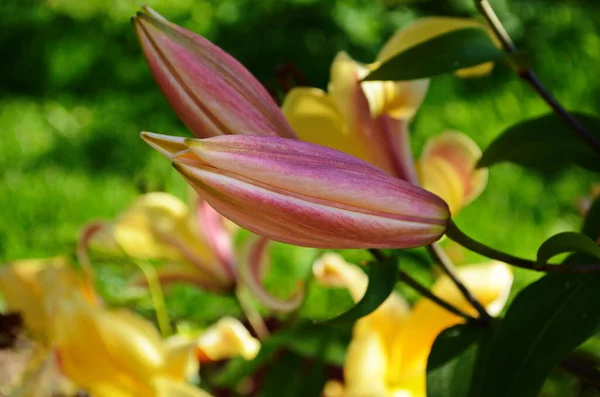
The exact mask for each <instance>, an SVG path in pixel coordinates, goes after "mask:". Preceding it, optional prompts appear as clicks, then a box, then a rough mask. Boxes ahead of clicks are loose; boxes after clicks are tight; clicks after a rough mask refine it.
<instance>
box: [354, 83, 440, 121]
mask: <svg viewBox="0 0 600 397" xmlns="http://www.w3.org/2000/svg"><path fill="white" fill-rule="evenodd" d="M361 86H362V89H363V92H364V93H365V96H366V97H367V100H368V101H369V107H370V109H371V114H372V115H373V117H377V116H380V115H382V114H386V115H388V116H390V117H393V118H396V119H410V118H412V117H413V116H414V115H415V113H416V112H417V110H418V109H419V106H421V103H423V100H424V99H425V94H426V93H427V89H428V88H429V79H419V80H412V81H398V82H395V81H365V82H363V83H361Z"/></svg>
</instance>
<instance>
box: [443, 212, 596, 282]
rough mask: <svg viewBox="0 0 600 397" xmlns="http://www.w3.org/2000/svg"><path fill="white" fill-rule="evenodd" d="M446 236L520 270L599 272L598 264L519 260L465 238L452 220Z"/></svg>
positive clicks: (516, 257)
mask: <svg viewBox="0 0 600 397" xmlns="http://www.w3.org/2000/svg"><path fill="white" fill-rule="evenodd" d="M446 236H448V238H450V239H451V240H454V241H456V242H457V243H459V244H460V245H462V246H463V247H465V248H468V249H470V250H471V251H473V252H477V253H478V254H481V255H483V256H486V257H488V258H491V259H495V260H498V261H501V262H504V263H508V264H510V265H513V266H515V267H520V268H522V269H528V270H534V271H538V272H548V273H557V272H561V273H594V272H600V263H594V264H581V265H569V266H560V265H554V264H551V263H542V262H536V261H532V260H529V259H524V258H520V257H518V256H514V255H511V254H507V253H506V252H502V251H499V250H497V249H495V248H492V247H489V246H487V245H485V244H483V243H480V242H479V241H476V240H474V239H472V238H471V237H469V236H467V235H466V234H465V233H464V232H463V231H462V230H460V229H459V228H458V226H456V224H455V223H454V222H453V221H452V220H450V221H449V222H448V227H447V228H446Z"/></svg>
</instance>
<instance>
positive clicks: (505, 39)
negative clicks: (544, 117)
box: [475, 0, 600, 155]
mask: <svg viewBox="0 0 600 397" xmlns="http://www.w3.org/2000/svg"><path fill="white" fill-rule="evenodd" d="M475 3H476V6H477V9H478V10H479V12H480V13H481V14H482V15H483V17H484V18H485V19H486V20H487V22H488V24H489V26H490V27H491V28H492V30H493V32H494V34H495V35H496V37H497V38H498V40H499V41H500V42H501V43H502V47H503V48H504V51H505V52H506V53H508V54H516V53H517V52H518V51H519V50H518V48H517V46H516V45H515V44H514V42H513V41H512V39H511V38H510V36H509V34H508V32H507V31H506V29H505V28H504V26H503V25H502V22H501V21H500V19H499V18H498V15H496V12H495V11H494V9H493V8H492V6H491V5H490V3H489V1H488V0H476V1H475ZM515 70H516V72H517V75H518V76H519V77H520V78H521V79H522V80H524V81H526V82H527V83H528V84H529V85H530V86H531V87H532V88H533V90H534V91H535V92H536V93H537V94H538V95H539V96H540V98H542V99H543V100H544V101H545V102H546V103H547V104H548V106H550V108H552V110H553V111H554V113H555V114H556V115H557V116H558V117H559V118H560V119H561V120H562V121H563V122H564V123H565V124H566V125H567V126H568V127H569V128H570V129H571V130H572V131H573V132H574V133H575V134H577V135H578V136H579V138H581V139H582V140H583V141H584V142H585V143H587V144H588V145H589V146H590V147H591V148H592V149H593V150H594V151H596V153H598V154H599V155H600V140H598V139H597V138H596V137H595V136H594V135H592V134H590V132H589V131H588V130H586V129H585V127H583V125H581V123H580V122H579V121H577V119H575V118H574V117H573V115H571V113H569V112H568V111H567V110H566V109H565V108H564V107H563V106H562V105H561V104H560V102H558V100H557V99H556V98H555V97H554V95H552V93H551V92H550V91H549V90H548V89H547V88H546V87H545V86H544V85H543V84H542V82H541V81H540V80H539V79H538V77H537V76H536V74H535V72H534V71H533V70H532V69H531V67H529V66H527V67H524V68H516V69H515Z"/></svg>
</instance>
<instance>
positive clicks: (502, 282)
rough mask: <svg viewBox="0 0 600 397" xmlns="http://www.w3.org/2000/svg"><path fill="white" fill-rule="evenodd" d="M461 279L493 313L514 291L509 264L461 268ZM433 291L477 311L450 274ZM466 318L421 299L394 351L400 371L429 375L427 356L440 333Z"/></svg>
mask: <svg viewBox="0 0 600 397" xmlns="http://www.w3.org/2000/svg"><path fill="white" fill-rule="evenodd" d="M458 276H459V278H460V279H461V280H462V281H463V283H464V284H465V285H466V286H467V288H469V290H470V291H471V292H472V293H473V295H474V296H475V298H477V299H478V300H479V301H480V302H481V303H482V304H483V305H484V306H485V308H486V310H487V311H488V312H489V313H490V314H491V315H494V316H495V315H498V314H499V313H500V311H501V310H502V308H503V307H504V305H505V304H506V301H507V299H508V295H509V293H510V288H511V286H512V281H513V274H512V271H511V269H510V267H509V266H508V265H506V264H505V263H502V262H496V261H495V262H490V263H486V264H481V265H470V266H464V267H461V268H459V271H458ZM432 292H433V293H434V294H436V295H437V296H439V297H440V298H442V299H444V300H445V301H447V302H449V303H450V304H453V305H455V306H457V307H459V308H460V309H462V310H464V311H465V312H467V313H472V314H473V315H475V314H476V312H475V311H474V309H473V308H472V307H471V306H470V305H469V303H468V302H467V301H466V300H465V298H464V297H463V296H462V294H461V293H460V292H459V291H458V289H457V288H456V286H455V285H454V284H453V283H452V281H451V280H450V279H449V278H448V277H447V276H442V277H440V278H439V279H438V280H437V281H436V283H435V285H434V286H433V289H432ZM461 321H462V319H461V318H460V317H458V316H456V315H454V314H452V313H450V312H448V311H446V310H444V309H442V308H440V307H439V306H437V305H436V304H435V303H433V302H431V301H429V300H426V299H421V300H420V301H418V302H417V304H416V305H415V306H414V308H413V311H412V313H411V316H410V318H409V319H408V321H407V323H406V324H405V326H404V327H402V328H401V329H399V330H398V333H397V334H396V336H395V344H394V347H393V349H392V350H391V353H392V365H393V366H394V368H397V370H396V373H422V374H425V366H426V363H427V356H428V354H429V352H430V350H431V346H432V345H433V342H434V341H435V338H436V337H437V335H438V334H439V333H440V332H442V331H443V330H444V329H446V328H448V327H451V326H452V325H455V324H459V323H460V322H461Z"/></svg>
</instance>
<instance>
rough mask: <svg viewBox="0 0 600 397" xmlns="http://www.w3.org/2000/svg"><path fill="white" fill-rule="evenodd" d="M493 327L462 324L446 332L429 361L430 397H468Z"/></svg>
mask: <svg viewBox="0 0 600 397" xmlns="http://www.w3.org/2000/svg"><path fill="white" fill-rule="evenodd" d="M491 332H492V329H491V327H487V328H484V327H481V326H478V325H474V324H462V325H457V326H454V327H451V328H448V329H446V330H444V332H442V333H441V334H440V335H438V337H437V339H436V340H435V342H434V344H433V347H432V348H431V353H430V354H429V359H428V361H427V397H466V396H468V395H469V390H470V386H471V381H472V377H473V371H474V369H475V364H476V362H477V361H478V358H479V357H480V356H481V353H482V352H483V349H482V348H481V346H485V345H486V344H488V343H487V340H488V339H489V338H488V337H487V335H490V334H491Z"/></svg>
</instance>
